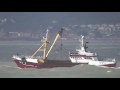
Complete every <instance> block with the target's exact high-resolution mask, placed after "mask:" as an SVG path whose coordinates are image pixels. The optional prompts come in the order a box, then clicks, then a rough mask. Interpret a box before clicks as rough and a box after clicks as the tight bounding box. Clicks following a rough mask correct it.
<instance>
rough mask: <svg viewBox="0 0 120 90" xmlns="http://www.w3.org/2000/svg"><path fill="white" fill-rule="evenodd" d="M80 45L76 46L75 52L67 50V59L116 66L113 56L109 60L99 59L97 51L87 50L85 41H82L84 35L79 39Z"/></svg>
mask: <svg viewBox="0 0 120 90" xmlns="http://www.w3.org/2000/svg"><path fill="white" fill-rule="evenodd" d="M79 42H80V46H79V48H76V52H74V53H72V52H69V59H70V60H71V62H72V63H80V64H88V65H95V66H105V67H116V63H117V62H116V60H115V58H113V59H109V60H100V58H99V56H98V54H97V53H93V52H90V51H87V48H88V47H87V43H89V42H84V36H83V35H81V38H80V39H79Z"/></svg>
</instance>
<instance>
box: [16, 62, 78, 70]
mask: <svg viewBox="0 0 120 90" xmlns="http://www.w3.org/2000/svg"><path fill="white" fill-rule="evenodd" d="M14 61H15V63H16V64H17V66H18V67H19V68H38V69H42V68H55V67H73V66H75V65H79V64H78V63H71V61H69V60H65V61H63V60H46V61H45V63H32V62H23V61H20V60H14Z"/></svg>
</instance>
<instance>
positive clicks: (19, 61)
mask: <svg viewBox="0 0 120 90" xmlns="http://www.w3.org/2000/svg"><path fill="white" fill-rule="evenodd" d="M48 32H49V30H48V29H47V31H46V36H45V37H43V39H42V40H41V42H43V44H42V45H41V46H40V47H39V48H38V49H37V50H36V52H35V53H34V54H33V55H31V56H25V55H21V56H20V55H18V54H17V55H13V57H12V58H13V60H14V62H15V63H16V65H17V66H18V67H19V68H37V69H42V68H55V67H73V66H75V65H79V63H72V62H71V61H70V60H59V59H58V60H50V59H48V56H49V54H50V52H51V50H52V49H53V47H54V45H55V43H56V41H57V40H58V38H60V37H61V36H62V33H63V28H61V30H60V31H59V32H58V34H57V35H56V37H55V39H54V41H53V43H52V45H51V47H50V48H49V50H48V51H47V50H46V48H47V46H48V44H49V43H50V40H49V38H48ZM38 52H43V56H42V57H37V56H35V55H36V54H37V53H38Z"/></svg>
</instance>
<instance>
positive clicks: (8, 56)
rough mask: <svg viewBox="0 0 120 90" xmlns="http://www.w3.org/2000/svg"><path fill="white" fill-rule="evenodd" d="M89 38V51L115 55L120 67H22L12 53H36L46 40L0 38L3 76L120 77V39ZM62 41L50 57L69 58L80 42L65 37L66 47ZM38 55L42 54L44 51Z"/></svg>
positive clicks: (106, 56)
mask: <svg viewBox="0 0 120 90" xmlns="http://www.w3.org/2000/svg"><path fill="white" fill-rule="evenodd" d="M89 42H90V43H88V49H87V50H88V51H91V52H96V53H98V54H99V57H100V58H101V59H104V58H115V59H116V61H117V67H116V68H103V67H96V66H89V65H77V66H74V67H69V68H68V67H60V68H51V69H19V68H18V67H17V65H16V64H15V63H14V61H13V60H12V56H13V55H15V54H17V53H18V54H20V55H32V54H33V53H34V52H35V51H36V50H37V49H38V48H39V46H40V45H41V44H42V43H41V42H40V41H0V78H120V41H119V40H89ZM50 45H51V44H50ZM50 45H49V46H50ZM60 45H61V42H57V43H56V44H55V46H54V48H53V49H52V51H51V53H50V55H49V56H48V59H51V60H52V59H55V60H58V59H59V60H60V59H61V60H69V59H68V53H69V51H70V52H75V49H76V47H78V46H79V42H77V41H71V42H68V41H64V42H62V46H63V47H62V49H61V48H60ZM49 46H48V47H49ZM48 49H49V48H48ZM37 55H40V56H42V53H38V54H37Z"/></svg>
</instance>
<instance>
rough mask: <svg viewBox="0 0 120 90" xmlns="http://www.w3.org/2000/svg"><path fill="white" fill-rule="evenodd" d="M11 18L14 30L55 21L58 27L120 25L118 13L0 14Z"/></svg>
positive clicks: (46, 24) (0, 16) (119, 13)
mask: <svg viewBox="0 0 120 90" xmlns="http://www.w3.org/2000/svg"><path fill="white" fill-rule="evenodd" d="M2 18H8V19H9V18H12V19H13V20H14V21H15V23H16V24H15V25H14V26H11V24H10V25H9V24H7V27H9V28H10V27H14V29H15V28H16V29H18V30H19V29H22V28H34V29H35V28H38V27H39V26H40V25H41V24H42V25H45V26H48V25H50V24H51V22H52V21H54V20H56V21H57V22H58V23H57V25H58V26H63V25H67V24H68V25H69V24H105V23H107V24H116V23H120V12H0V19H2Z"/></svg>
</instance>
